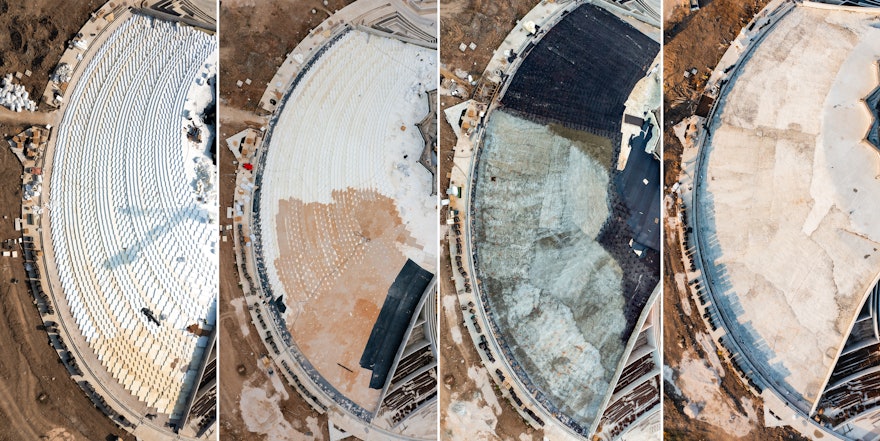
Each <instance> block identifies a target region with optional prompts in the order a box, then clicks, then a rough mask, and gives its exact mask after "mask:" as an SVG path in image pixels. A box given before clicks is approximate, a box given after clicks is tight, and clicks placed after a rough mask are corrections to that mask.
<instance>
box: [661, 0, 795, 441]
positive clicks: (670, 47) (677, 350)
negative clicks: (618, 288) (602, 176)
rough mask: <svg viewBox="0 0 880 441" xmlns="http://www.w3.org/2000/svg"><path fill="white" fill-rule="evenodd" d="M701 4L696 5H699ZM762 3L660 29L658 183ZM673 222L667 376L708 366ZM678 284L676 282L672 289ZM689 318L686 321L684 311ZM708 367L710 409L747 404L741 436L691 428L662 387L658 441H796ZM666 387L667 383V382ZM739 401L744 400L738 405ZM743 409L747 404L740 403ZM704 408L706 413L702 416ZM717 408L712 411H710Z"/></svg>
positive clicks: (672, 168) (675, 162) (693, 423)
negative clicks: (708, 85) (677, 129)
mask: <svg viewBox="0 0 880 441" xmlns="http://www.w3.org/2000/svg"><path fill="white" fill-rule="evenodd" d="M701 3H702V2H701ZM766 3H767V0H757V1H755V0H749V1H741V0H714V1H712V2H711V3H708V4H705V3H704V4H703V8H702V9H700V10H699V11H698V12H696V13H690V12H689V11H688V9H687V8H676V9H675V10H674V11H672V13H671V14H670V19H669V21H668V22H667V23H666V32H665V35H664V37H665V46H664V57H665V58H664V67H665V72H664V76H665V78H664V93H665V99H664V102H665V104H664V105H665V121H664V143H665V144H664V145H665V147H664V166H665V168H666V172H665V173H666V176H665V183H666V185H667V186H670V185H672V184H673V183H674V182H675V181H676V180H677V179H678V175H679V173H680V170H681V163H680V159H681V153H682V147H681V144H680V143H679V142H678V139H677V138H676V137H675V135H674V134H673V133H672V126H673V125H675V124H676V123H678V122H679V121H681V119H683V118H685V117H687V116H690V115H692V114H693V112H694V110H695V108H696V104H697V102H698V100H699V97H700V94H701V93H702V89H703V87H704V86H705V82H706V79H707V76H706V74H707V73H709V72H710V71H711V70H712V69H714V68H715V66H716V65H717V64H718V61H719V60H720V59H721V56H722V55H723V54H724V51H726V50H727V47H728V45H729V42H730V41H731V40H733V39H734V38H735V37H736V35H737V34H738V33H739V31H740V29H742V27H743V26H744V25H745V24H747V23H748V21H749V20H750V19H751V18H752V17H753V16H754V15H755V14H756V13H757V12H758V11H760V10H761V8H763V7H764V5H765V4H766ZM691 68H697V70H698V72H697V75H696V76H695V77H691V78H690V79H688V78H685V77H684V75H683V73H684V71H685V70H689V69H691ZM677 215H678V210H677V208H676V207H672V208H671V209H668V210H667V224H666V228H665V231H666V233H665V234H666V236H665V249H666V253H665V256H664V260H665V269H666V270H665V273H664V279H663V283H664V286H665V290H664V293H665V296H666V301H665V302H664V303H663V327H664V329H663V338H664V341H665V345H664V348H663V349H664V363H665V364H666V366H668V367H671V368H672V369H674V370H678V369H680V368H681V366H682V360H683V359H684V358H685V357H687V358H688V359H693V358H697V359H701V360H706V359H711V358H714V356H715V355H716V354H709V353H707V351H706V350H705V349H704V348H703V347H702V346H701V344H700V343H699V342H698V340H697V338H698V337H697V336H699V335H701V334H708V330H707V329H706V325H705V323H704V321H703V319H702V318H701V317H700V316H699V314H698V313H697V312H696V311H697V306H696V304H695V302H694V301H693V299H692V298H691V297H690V295H689V294H688V293H687V292H683V291H682V284H683V280H682V277H681V276H679V279H680V280H678V281H677V280H676V277H675V275H676V274H683V273H684V271H685V269H684V268H683V263H682V260H681V259H682V256H681V252H680V240H681V238H680V237H679V236H678V234H677V232H676V231H675V230H674V229H673V228H670V227H669V222H668V219H673V218H675V217H676V216H677ZM680 282H682V283H680ZM687 311H691V314H690V315H688V314H687V313H686V312H687ZM719 364H720V365H717V366H714V364H713V366H712V367H713V368H714V369H717V370H719V371H720V372H723V377H721V378H720V382H719V383H720V384H718V387H717V390H714V391H712V393H711V400H712V401H713V404H715V405H719V406H720V407H722V408H726V409H729V410H730V415H724V416H723V418H725V419H726V418H730V420H731V421H732V420H733V419H734V415H736V416H737V418H740V421H741V420H742V419H743V418H744V417H745V416H746V415H748V414H749V411H750V410H752V409H747V407H748V406H747V405H746V404H743V403H744V401H745V400H750V401H751V403H752V404H753V405H754V410H753V412H754V413H756V414H757V418H756V419H755V418H753V419H752V421H750V423H751V427H748V433H747V434H745V435H742V434H741V433H740V435H742V436H740V437H737V436H735V435H732V434H731V433H729V432H730V431H731V429H730V424H727V430H725V429H724V428H722V427H720V426H718V425H712V424H709V423H707V422H704V421H698V420H695V419H692V418H689V417H688V416H687V415H685V413H684V411H683V407H684V406H685V405H687V404H688V400H687V399H686V398H685V397H683V396H680V395H679V394H677V393H676V392H675V387H674V386H673V385H671V384H670V383H669V382H668V381H667V382H666V384H665V389H664V394H665V397H664V403H663V412H664V439H667V440H735V439H746V440H762V441H763V440H789V439H803V438H802V437H801V436H800V435H799V434H797V433H796V432H794V431H793V430H791V429H788V428H766V427H764V424H763V414H764V411H763V403H762V402H761V399H760V397H755V396H752V395H751V393H750V392H749V391H748V390H747V389H746V388H745V387H744V386H743V384H742V382H741V381H740V380H739V378H738V377H737V376H736V374H735V371H734V370H733V369H732V366H730V364H729V363H728V362H727V361H722V362H720V363H719ZM667 380H668V376H667ZM744 399H745V400H744ZM746 402H748V401H746ZM708 408H709V406H707V409H708ZM716 408H717V407H716Z"/></svg>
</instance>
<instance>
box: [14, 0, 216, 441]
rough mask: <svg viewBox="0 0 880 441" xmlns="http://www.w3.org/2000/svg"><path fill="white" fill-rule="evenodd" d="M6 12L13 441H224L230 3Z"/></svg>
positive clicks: (31, 5)
mask: <svg viewBox="0 0 880 441" xmlns="http://www.w3.org/2000/svg"><path fill="white" fill-rule="evenodd" d="M0 9H2V14H0V17H2V18H0V21H2V22H3V26H4V29H7V30H8V31H9V32H8V33H4V37H5V35H8V36H9V38H8V39H6V38H0V66H2V69H3V74H4V76H3V78H2V80H0V125H2V126H3V132H4V138H5V140H6V144H7V146H8V148H3V149H2V150H3V152H4V153H2V155H0V156H2V157H3V158H4V159H3V163H2V166H3V172H2V178H3V179H5V181H4V182H3V188H4V194H5V195H6V196H4V197H5V201H6V203H5V204H4V207H6V208H5V210H7V211H5V212H4V213H3V219H4V220H3V222H2V223H3V225H4V226H3V228H7V227H8V229H6V230H5V231H4V235H3V251H2V254H3V257H2V259H3V269H2V272H3V274H2V275H0V277H2V282H0V286H2V291H3V294H4V295H3V300H2V302H0V304H2V306H0V308H3V313H2V314H0V316H2V317H3V319H2V320H3V323H0V333H2V335H0V346H2V347H3V348H4V355H3V361H0V366H2V367H0V370H2V372H0V395H3V397H4V399H3V400H4V401H3V404H2V405H0V437H2V438H4V439H132V440H133V439H192V440H196V439H199V440H202V439H204V440H207V439H216V436H217V430H216V426H217V419H216V411H217V405H216V385H217V381H216V365H217V364H216V360H217V351H216V347H217V346H216V345H217V338H216V337H217V333H216V329H217V326H216V325H217V264H218V260H217V259H218V252H219V250H218V236H217V230H218V227H219V216H218V199H217V198H218V192H217V184H216V182H217V172H216V153H217V152H216V144H215V139H216V136H215V128H216V121H215V110H214V109H215V108H216V102H215V98H216V97H215V90H216V78H217V69H218V61H217V58H218V49H219V42H218V39H217V35H216V34H217V14H216V7H215V3H214V2H213V1H165V2H155V4H152V2H134V1H117V2H107V3H104V4H102V5H101V4H98V3H97V2H78V3H76V4H73V3H69V2H56V1H37V2H6V1H3V2H0ZM34 342H39V343H40V344H39V345H34Z"/></svg>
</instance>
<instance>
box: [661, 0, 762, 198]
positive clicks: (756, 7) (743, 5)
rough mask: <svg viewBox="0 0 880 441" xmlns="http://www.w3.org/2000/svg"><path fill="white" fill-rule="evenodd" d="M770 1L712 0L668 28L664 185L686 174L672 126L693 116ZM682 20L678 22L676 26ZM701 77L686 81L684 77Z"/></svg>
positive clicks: (682, 12)
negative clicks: (734, 45) (730, 51)
mask: <svg viewBox="0 0 880 441" xmlns="http://www.w3.org/2000/svg"><path fill="white" fill-rule="evenodd" d="M768 2H769V0H748V1H741V0H712V1H711V2H700V3H701V4H703V7H702V8H701V9H700V10H699V11H697V12H695V13H690V14H687V10H686V9H685V10H682V9H679V12H678V13H677V14H675V17H674V19H673V20H670V21H668V22H667V23H666V26H665V32H664V34H663V41H664V43H663V68H664V71H663V93H664V100H663V103H664V104H663V105H664V110H665V114H664V122H663V124H664V128H663V142H664V150H663V165H664V167H665V169H664V170H665V177H664V182H665V184H666V185H667V186H668V185H672V184H673V183H674V182H675V181H676V180H677V179H678V175H679V173H680V172H681V152H682V147H681V144H680V143H679V142H678V139H677V138H676V137H675V134H674V133H672V126H673V125H675V124H677V123H679V122H680V121H681V120H682V119H684V118H687V117H688V116H691V115H693V113H694V111H695V110H696V107H697V102H698V101H699V100H700V95H701V94H702V92H703V88H704V87H705V86H706V80H708V79H709V73H710V72H712V70H713V69H715V66H717V65H718V61H719V60H721V56H722V55H724V52H725V51H727V48H728V47H729V46H730V42H731V41H733V39H734V38H736V36H737V35H738V34H739V31H740V30H741V29H742V28H743V26H745V25H746V24H748V22H749V20H751V19H752V17H754V16H755V14H757V13H758V12H759V11H760V10H761V9H762V8H763V7H764V6H765V5H766V4H767V3H768ZM676 20H677V21H676ZM693 68H696V69H697V74H696V75H692V76H690V77H689V78H685V76H684V72H685V71H686V70H690V69H693Z"/></svg>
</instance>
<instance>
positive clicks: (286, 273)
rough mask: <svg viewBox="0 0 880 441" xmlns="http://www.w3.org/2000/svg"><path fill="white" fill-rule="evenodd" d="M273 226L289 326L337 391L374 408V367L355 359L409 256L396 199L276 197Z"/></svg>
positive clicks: (361, 194) (371, 195)
mask: <svg viewBox="0 0 880 441" xmlns="http://www.w3.org/2000/svg"><path fill="white" fill-rule="evenodd" d="M277 225H278V238H279V242H280V243H279V246H280V255H281V256H284V257H282V258H279V259H277V260H276V261H275V267H276V268H277V269H278V271H279V274H281V280H282V283H283V284H284V289H285V291H286V292H289V293H293V294H292V297H291V298H290V299H287V300H286V303H287V304H288V305H290V309H289V310H288V313H287V325H288V327H289V328H290V330H291V333H292V334H293V337H294V339H295V340H296V342H297V345H298V346H299V348H300V350H302V352H303V354H305V356H306V357H307V358H308V359H309V361H311V363H312V364H313V365H314V366H315V368H316V369H317V370H318V372H319V373H321V375H322V376H323V377H324V378H325V379H326V380H327V381H329V382H330V383H331V384H333V385H334V386H335V387H336V388H337V389H339V391H340V392H342V393H343V394H345V395H346V396H347V397H349V398H351V399H352V400H353V401H355V402H356V403H358V404H360V405H361V406H363V407H365V408H367V409H372V408H374V407H375V405H376V404H377V403H376V400H377V399H378V396H379V391H378V390H374V389H369V388H367V387H366V386H365V385H367V384H369V382H370V375H371V373H372V372H371V371H369V370H367V369H362V368H361V367H360V366H359V364H358V362H359V360H360V357H361V355H362V353H363V350H364V347H365V346H366V344H367V339H368V338H369V336H370V331H371V330H372V329H373V324H374V323H375V322H376V317H378V316H379V310H380V309H381V308H382V304H383V302H384V301H385V296H386V295H387V292H388V287H389V286H391V283H392V282H394V278H395V277H396V276H397V273H398V271H400V268H401V267H403V264H404V263H405V262H406V257H405V256H404V255H403V254H402V253H401V252H400V251H399V249H398V246H399V245H400V244H401V243H404V242H407V241H411V237H410V236H409V233H408V232H407V231H406V228H405V227H404V226H403V224H402V222H401V219H400V216H399V214H398V213H397V209H396V208H395V205H394V201H393V200H391V199H390V198H388V197H385V196H382V195H379V194H376V193H375V192H370V191H363V190H361V191H358V190H352V189H349V190H347V191H344V192H343V191H337V192H334V193H333V202H332V203H330V204H322V203H318V202H312V203H308V204H304V203H302V202H301V201H298V200H287V201H281V202H280V208H279V211H278V220H277ZM378 262H382V264H381V265H378V264H377V263H378ZM340 365H341V366H340ZM343 366H344V367H343ZM349 370H350V371H349Z"/></svg>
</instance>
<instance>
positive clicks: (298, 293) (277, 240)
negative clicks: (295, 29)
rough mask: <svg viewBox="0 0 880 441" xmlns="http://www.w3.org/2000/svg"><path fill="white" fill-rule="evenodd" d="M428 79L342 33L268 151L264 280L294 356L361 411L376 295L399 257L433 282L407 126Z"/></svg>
mask: <svg viewBox="0 0 880 441" xmlns="http://www.w3.org/2000/svg"><path fill="white" fill-rule="evenodd" d="M367 65H369V66H373V68H371V69H367V70H363V69H361V67H362V66H367ZM355 69H356V70H357V74H354V70H355ZM435 75H436V60H435V53H434V51H433V50H430V49H427V48H424V47H420V46H416V45H413V44H409V43H403V42H401V41H398V40H393V39H389V38H385V37H379V36H376V35H370V34H367V33H365V32H362V31H357V30H352V31H348V32H347V33H345V34H344V35H342V36H341V37H339V38H338V40H336V41H334V43H333V44H332V46H329V47H328V48H327V49H326V51H325V52H324V53H323V55H321V56H320V58H319V59H317V60H316V61H315V64H314V65H313V66H312V67H311V68H310V69H309V70H308V71H307V72H306V73H304V74H303V76H302V77H301V79H300V81H299V82H298V83H297V86H296V88H295V89H294V90H293V91H291V92H290V96H289V98H288V99H287V101H286V102H285V103H284V107H283V108H282V110H281V114H280V115H279V116H278V119H277V121H276V123H275V128H274V129H273V132H272V133H271V137H270V140H269V150H268V157H267V160H266V165H265V168H264V170H263V187H262V195H261V207H260V211H261V217H262V219H263V222H262V228H263V243H262V245H263V252H264V254H265V257H266V260H267V261H268V262H269V263H270V265H268V275H269V279H270V281H271V282H272V284H273V289H274V291H275V293H276V295H284V296H285V297H284V301H285V304H286V305H287V307H288V310H287V314H286V321H287V325H288V328H289V330H290V332H291V334H292V337H293V340H294V341H295V342H296V344H297V346H298V347H299V348H300V350H301V351H302V353H303V354H304V355H305V356H306V358H307V359H309V361H310V362H311V363H312V365H313V366H314V367H315V368H316V369H317V371H318V372H319V373H320V374H321V376H322V377H324V379H325V380H326V381H327V382H328V383H330V384H331V385H332V386H333V387H334V388H336V389H337V390H339V391H340V392H341V393H342V394H343V395H345V396H346V397H348V398H350V399H352V400H353V401H354V402H356V403H358V404H359V405H361V406H362V407H364V408H366V409H368V410H374V409H375V408H376V406H377V404H378V402H377V401H378V397H379V391H377V390H374V389H370V388H369V379H370V375H371V371H368V370H366V369H361V368H360V366H359V361H360V357H361V355H362V354H363V350H364V347H365V346H366V342H367V339H368V338H369V335H370V332H371V330H372V327H373V325H374V323H375V321H376V318H377V317H378V314H379V310H380V309H381V307H382V305H383V303H384V301H385V297H386V295H387V291H388V288H389V287H390V286H391V284H392V282H393V281H394V279H395V277H396V276H397V274H398V272H399V271H400V269H401V268H402V267H403V264H404V263H405V262H406V259H407V258H409V259H412V260H413V261H415V262H416V263H418V264H419V265H420V266H422V267H423V268H425V269H427V270H429V271H431V272H436V268H435V265H436V263H435V262H436V257H435V256H436V252H437V251H436V250H437V238H436V224H435V219H436V217H435V216H436V214H435V213H436V198H435V197H433V196H431V193H432V191H431V185H432V181H431V175H430V172H428V171H427V170H426V169H425V168H424V167H422V166H421V165H420V164H418V158H419V155H420V154H421V151H422V148H423V145H424V143H423V141H422V138H421V136H420V135H419V132H418V130H417V129H416V127H415V123H416V122H418V121H420V120H421V119H422V118H424V116H425V114H426V113H427V111H428V103H427V101H426V98H425V92H426V91H427V90H429V89H430V88H432V86H433V84H434V76H435ZM290 170H299V172H298V173H295V174H291V173H290V172H289V171H290Z"/></svg>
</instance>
